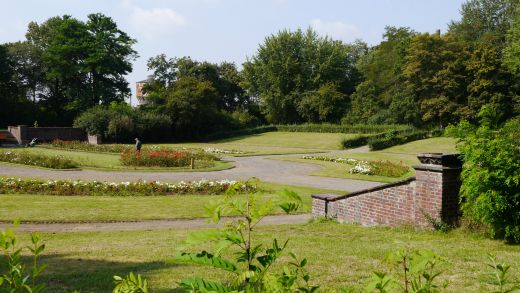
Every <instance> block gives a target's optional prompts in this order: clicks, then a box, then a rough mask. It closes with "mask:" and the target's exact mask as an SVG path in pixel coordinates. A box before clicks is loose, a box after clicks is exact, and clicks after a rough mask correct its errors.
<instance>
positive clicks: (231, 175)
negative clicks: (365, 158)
mask: <svg viewBox="0 0 520 293" xmlns="http://www.w3.org/2000/svg"><path fill="white" fill-rule="evenodd" d="M362 151H365V149H364V148H358V149H353V150H347V151H332V152H331V153H333V154H341V153H351V152H362ZM321 155H323V153H321ZM294 156H298V155H294ZM270 157H273V156H251V157H226V158H224V159H225V160H229V161H232V162H234V165H235V167H234V168H232V169H228V170H222V171H210V172H122V171H96V170H80V171H54V170H48V169H37V168H30V167H23V166H16V165H0V176H10V177H25V178H45V179H81V180H98V181H112V182H121V181H137V180H146V181H154V180H155V181H165V182H168V181H172V182H173V181H181V180H184V181H193V180H201V179H235V180H246V179H249V178H251V177H256V178H258V179H260V180H262V181H266V182H273V183H280V184H287V185H300V186H307V187H315V188H325V189H333V190H341V191H350V192H353V191H358V190H362V189H366V188H372V187H375V186H378V185H381V184H382V183H378V182H371V181H363V180H353V179H342V178H331V177H319V176H310V175H309V174H311V173H313V172H316V171H319V170H321V169H322V168H323V167H321V166H319V165H315V164H305V163H297V162H287V161H281V160H270V159H269V158H270Z"/></svg>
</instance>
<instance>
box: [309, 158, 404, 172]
mask: <svg viewBox="0 0 520 293" xmlns="http://www.w3.org/2000/svg"><path fill="white" fill-rule="evenodd" d="M302 159H306V160H317V161H325V162H333V163H340V164H347V165H353V166H352V167H351V168H350V170H349V173H351V174H365V175H377V176H385V177H401V176H403V175H404V174H406V173H408V171H409V170H410V168H409V167H408V166H406V165H405V164H403V163H402V162H400V163H399V164H396V163H393V162H390V161H363V160H356V159H351V158H341V157H337V158H335V157H327V156H302Z"/></svg>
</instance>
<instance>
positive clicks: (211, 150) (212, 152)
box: [204, 148, 244, 155]
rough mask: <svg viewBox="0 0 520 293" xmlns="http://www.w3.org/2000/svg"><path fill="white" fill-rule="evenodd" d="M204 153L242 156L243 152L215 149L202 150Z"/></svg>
mask: <svg viewBox="0 0 520 293" xmlns="http://www.w3.org/2000/svg"><path fill="white" fill-rule="evenodd" d="M204 152H205V153H210V154H226V155H238V154H243V153H244V152H241V151H238V150H224V149H217V148H204Z"/></svg>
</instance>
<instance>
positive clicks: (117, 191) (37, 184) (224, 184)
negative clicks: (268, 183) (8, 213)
mask: <svg viewBox="0 0 520 293" xmlns="http://www.w3.org/2000/svg"><path fill="white" fill-rule="evenodd" d="M235 184H237V186H239V187H240V189H239V190H240V191H241V192H248V191H254V190H256V189H257V187H256V185H254V184H252V183H250V182H237V181H233V180H216V181H208V180H200V181H190V182H184V181H181V182H179V183H166V182H157V181H152V182H146V181H137V182H119V183H116V182H99V181H91V182H87V181H70V180H40V179H21V178H18V179H15V178H0V193H1V194H12V193H29V194H45V195H111V196H127V195H139V196H147V195H176V194H194V193H196V194H223V193H224V192H225V191H226V190H227V189H228V187H229V186H231V185H235Z"/></svg>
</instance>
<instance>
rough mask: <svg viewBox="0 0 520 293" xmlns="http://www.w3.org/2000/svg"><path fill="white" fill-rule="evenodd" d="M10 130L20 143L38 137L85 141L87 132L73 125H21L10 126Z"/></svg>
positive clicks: (40, 139)
mask: <svg viewBox="0 0 520 293" xmlns="http://www.w3.org/2000/svg"><path fill="white" fill-rule="evenodd" d="M9 131H10V132H11V134H13V136H14V137H15V138H16V140H18V143H20V144H25V143H28V142H30V141H31V140H32V139H33V138H38V141H40V142H42V141H51V140H55V139H61V140H80V141H85V140H86V139H87V134H86V133H85V132H84V131H83V130H81V129H79V128H73V127H36V128H35V127H27V126H24V125H20V126H18V127H15V126H9Z"/></svg>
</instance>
